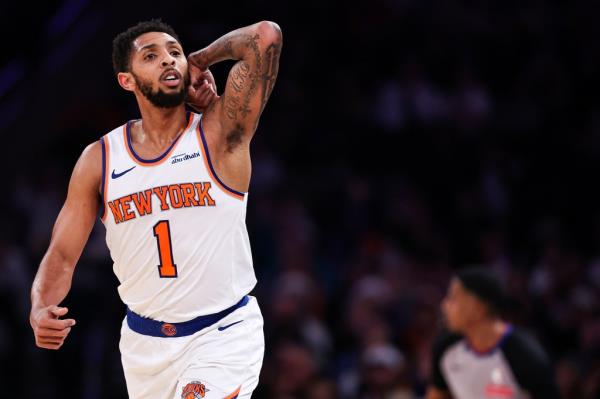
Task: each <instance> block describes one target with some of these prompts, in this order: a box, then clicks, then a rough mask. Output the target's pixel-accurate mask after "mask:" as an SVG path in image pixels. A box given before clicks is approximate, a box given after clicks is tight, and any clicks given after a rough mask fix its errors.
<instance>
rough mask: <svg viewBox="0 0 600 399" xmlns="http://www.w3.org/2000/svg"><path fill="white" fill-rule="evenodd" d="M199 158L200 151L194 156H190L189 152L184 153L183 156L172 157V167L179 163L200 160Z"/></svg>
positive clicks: (193, 154)
mask: <svg viewBox="0 0 600 399" xmlns="http://www.w3.org/2000/svg"><path fill="white" fill-rule="evenodd" d="M199 156H200V152H199V151H196V152H194V153H192V154H188V153H187V152H184V153H183V154H177V155H173V156H172V157H171V165H174V164H176V163H179V162H183V161H187V160H188V159H194V158H198V157H199Z"/></svg>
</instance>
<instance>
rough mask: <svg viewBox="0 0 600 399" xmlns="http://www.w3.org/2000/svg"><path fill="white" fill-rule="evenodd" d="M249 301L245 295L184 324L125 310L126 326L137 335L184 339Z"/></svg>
mask: <svg viewBox="0 0 600 399" xmlns="http://www.w3.org/2000/svg"><path fill="white" fill-rule="evenodd" d="M249 300H250V298H249V297H248V295H245V296H244V297H243V298H242V299H241V300H240V301H239V302H237V303H236V304H235V305H233V306H230V307H229V308H227V309H225V310H222V311H220V312H217V313H213V314H208V315H203V316H198V317H196V318H194V319H192V320H188V321H184V322H168V321H159V320H154V319H151V318H148V317H143V316H141V315H139V314H137V313H135V312H133V311H132V310H131V309H129V308H127V325H128V326H129V328H130V329H131V330H133V331H135V332H137V333H139V334H143V335H149V336H152V337H162V338H175V337H185V336H187V335H192V334H195V333H196V332H198V331H200V330H202V329H204V328H206V327H209V326H211V325H213V324H215V323H217V322H218V321H219V320H221V319H223V318H224V317H226V316H227V315H229V314H230V313H232V312H234V311H235V310H236V309H239V308H241V307H243V306H245V305H246V304H248V302H249Z"/></svg>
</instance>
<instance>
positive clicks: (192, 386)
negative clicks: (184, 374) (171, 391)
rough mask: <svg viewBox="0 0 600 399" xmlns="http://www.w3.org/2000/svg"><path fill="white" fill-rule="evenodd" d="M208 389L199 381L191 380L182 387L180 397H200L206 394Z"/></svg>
mask: <svg viewBox="0 0 600 399" xmlns="http://www.w3.org/2000/svg"><path fill="white" fill-rule="evenodd" d="M207 391H208V389H206V387H205V386H204V384H203V383H201V382H200V381H192V382H190V383H189V384H187V385H186V386H184V387H183V390H182V391H181V399H200V398H203V397H204V395H206V392H207Z"/></svg>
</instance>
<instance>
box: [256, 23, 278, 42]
mask: <svg viewBox="0 0 600 399" xmlns="http://www.w3.org/2000/svg"><path fill="white" fill-rule="evenodd" d="M256 31H257V33H258V35H259V37H260V39H261V41H264V42H265V43H281V42H282V40H283V36H282V34H281V28H280V27H279V25H278V24H277V23H275V22H272V21H261V22H259V23H258V24H256Z"/></svg>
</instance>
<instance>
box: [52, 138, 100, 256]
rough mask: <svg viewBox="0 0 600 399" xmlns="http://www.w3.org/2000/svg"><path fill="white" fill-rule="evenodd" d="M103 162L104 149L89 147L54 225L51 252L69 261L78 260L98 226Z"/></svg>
mask: <svg viewBox="0 0 600 399" xmlns="http://www.w3.org/2000/svg"><path fill="white" fill-rule="evenodd" d="M101 162H102V161H101V154H100V148H99V147H96V144H92V145H90V146H88V148H86V149H85V151H84V152H83V154H82V155H81V157H80V158H79V160H78V161H77V164H76V165H75V168H74V169H73V174H72V175H71V180H70V181H69V189H68V193H67V199H66V200H65V203H64V205H63V207H62V209H61V211H60V213H59V215H58V217H57V219H56V222H55V224H54V228H53V230H52V238H51V241H50V248H49V250H50V251H55V252H58V253H59V255H60V256H61V257H64V258H65V259H67V260H68V261H72V262H75V261H77V259H78V258H79V256H80V255H81V252H82V251H83V247H84V246H85V243H86V241H87V239H88V237H89V234H90V232H91V230H92V227H93V226H94V223H95V219H96V217H97V214H98V207H99V191H98V187H99V184H100V179H101V174H102V170H101V165H102V164H101Z"/></svg>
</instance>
